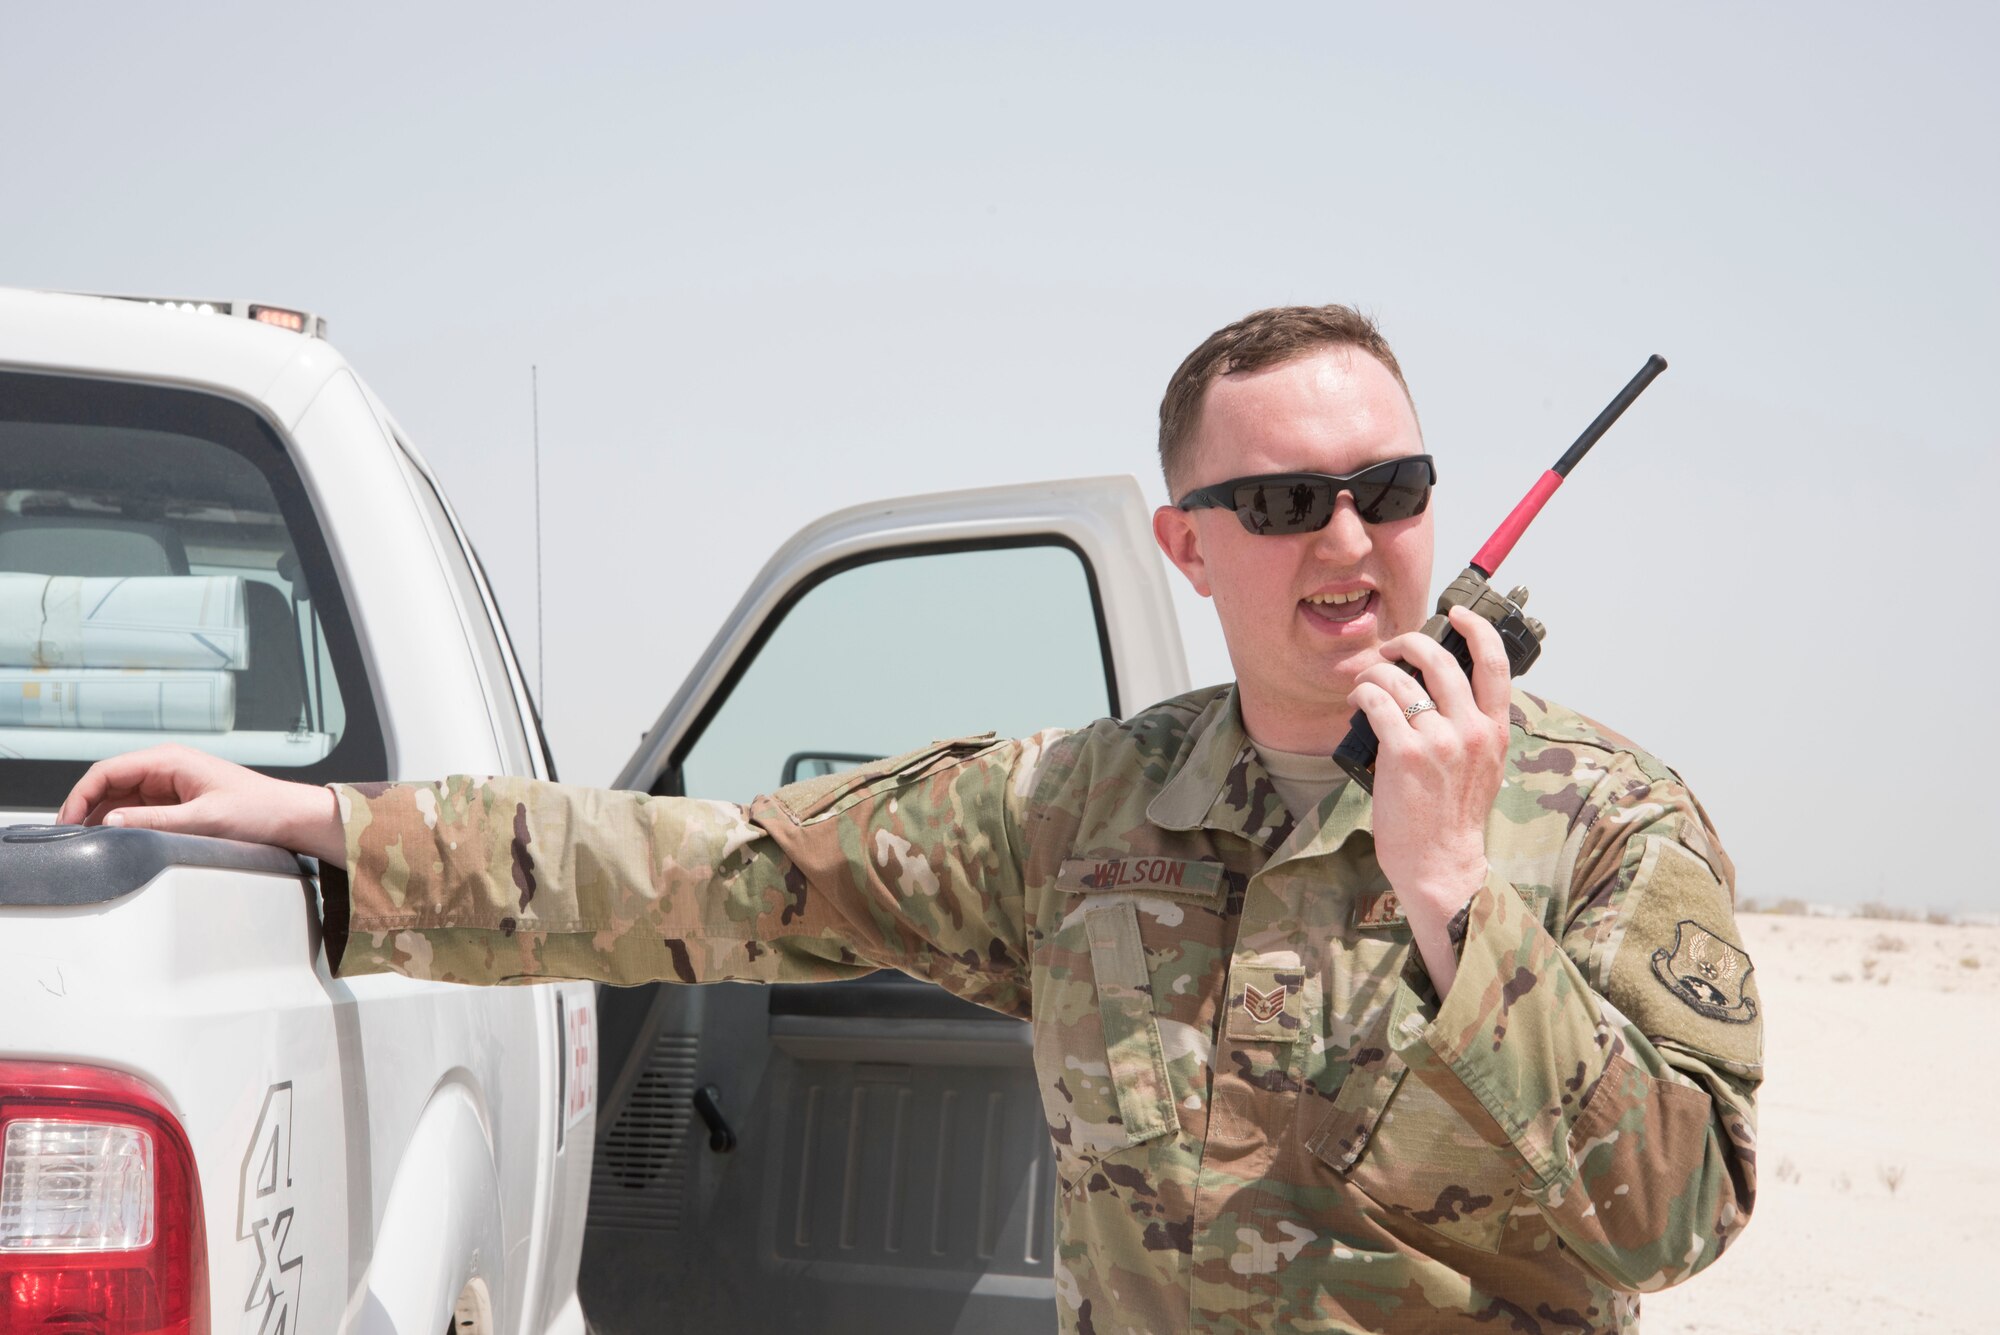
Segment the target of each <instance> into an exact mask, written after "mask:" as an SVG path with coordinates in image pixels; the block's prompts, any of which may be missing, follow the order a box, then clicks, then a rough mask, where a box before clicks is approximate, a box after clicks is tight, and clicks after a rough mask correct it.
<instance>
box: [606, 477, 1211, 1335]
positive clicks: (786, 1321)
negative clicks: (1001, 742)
mask: <svg viewBox="0 0 2000 1335" xmlns="http://www.w3.org/2000/svg"><path fill="white" fill-rule="evenodd" d="M1185 689H1187V668H1186V663H1185V659H1184V657H1183V654H1182V649H1181V643H1180V635H1179V631H1178V628H1177V626H1176V624H1175V620H1174V614H1173V608H1172V604H1171V602H1170V601H1169V597H1168V590H1167V587H1166V579H1165V570H1164V567H1163V565H1162V563H1161V561H1160V558H1159V557H1158V555H1157V554H1156V551H1155V549H1154V545H1153V539H1152V533H1151V526H1150V522H1149V516H1148V511H1147V507H1146V505H1145V503H1144V501H1143V499H1142V498H1141V495H1140V492H1139V488H1138V486H1137V484H1136V483H1135V482H1134V481H1133V480H1132V479H1131V478H1129V477H1114V478H1093V479H1085V480H1080V481H1070V482H1058V483H1048V484H1040V485H1033V486H1015V487H1001V488H993V489H990V490H981V491H967V492H955V493H949V494H942V495H935V496H924V497H915V498H911V499H907V500H899V501H891V502H884V503H881V504H876V505H869V506H863V507H859V508H856V509H852V510H846V511H842V512H841V513H838V514H835V515H831V516H829V517H827V518H826V519H823V520H821V521H819V522H818V523H816V524H813V525H812V526H810V527H809V528H807V529H805V530H804V531H803V532H801V533H800V534H799V535H798V536H797V537H795V538H793V539H792V541H791V542H789V543H787V544H786V545H785V547H784V548H783V549H782V550H780V551H779V552H778V554H777V555H776V556H775V557H773V558H772V560H771V561H770V563H769V564H768V565H766V566H765V567H764V569H763V571H762V572H761V573H760V574H759V575H758V576H757V578H756V580H755V582H754V583H752V585H751V586H750V590H749V592H748V593H747V594H745V595H744V597H743V600H742V602H741V603H739V604H738V605H737V607H736V610H735V611H734V612H733V613H732V614H731V616H730V618H729V621H728V622H727V624H725V625H724V626H723V628H722V631H721V633H720V634H718V635H717V636H716V638H715V640H714V642H713V643H712V644H711V645H710V646H709V648H708V651H707V653H706V654H704V655H703V657H702V659H701V660H700V662H699V663H698V664H697V666H696V668H695V670H694V672H693V674H692V675H691V676H690V677H689V679H688V681H687V682H686V684H685V685H683V686H682V688H681V690H680V692H679V693H678V694H677V695H676V696H675V697H674V699H673V701H672V703H670V704H669V705H668V706H667V708H666V711H665V712H664V713H663V714H661V716H660V719H659V722H658V723H657V724H655V725H654V727H653V729H652V731H651V732H650V733H649V734H648V735H647V736H646V739H645V741H644V742H643V743H642V744H641V746H640V748H639V751H638V752H637V754H636V755H634V756H633V758H632V760H631V761H630V763H629V764H628V765H627V766H626V768H625V771H624V772H623V774H621V775H620V777H619V780H618V783H617V786H618V787H620V788H626V789H636V790H643V791H647V792H652V793H656V794H663V795H681V794H685V795H690V796H696V797H704V798H721V799H727V800H731V801H737V802H748V801H749V800H750V798H751V797H753V796H755V795H756V794H758V793H762V792H767V791H769V790H771V789H773V788H776V787H778V786H780V785H782V784H784V783H787V782H791V781H793V780H797V779H806V778H812V777H815V776H818V775H821V774H825V773H829V772H832V771H834V770H839V769H845V768H849V767H852V766H854V765H858V764H862V763H865V762H866V761H868V760H872V759H875V758H877V757H880V756H887V755H895V754H899V753H901V752H903V751H907V750H910V749H913V748H915V747H918V746H922V745H924V744H925V743H927V742H930V741H932V740H933V739H936V738H941V737H953V736H962V735H965V734H968V733H978V732H986V731H993V732H997V733H998V734H1000V735H1001V736H1018V735H1023V734H1026V733H1029V732H1033V731H1036V730H1039V729H1041V728H1045V727H1050V726H1081V725H1083V724H1085V723H1088V722H1089V721H1091V720H1092V719H1096V718H1101V717H1105V716H1107V715H1110V716H1119V715H1123V714H1127V713H1130V712H1134V711H1136V710H1138V709H1141V708H1144V707H1145V706H1147V705H1149V704H1151V703H1153V702H1154V701H1156V700H1159V699H1163V698H1165V697H1167V696H1170V695H1174V694H1177V693H1179V692H1181V691H1184V690H1185ZM600 1043H601V1048H602V1054H603V1060H602V1064H601V1067H600V1070H601V1072H602V1077H601V1078H602V1086H601V1099H602V1102H601V1105H600V1112H599V1117H598V1139H597V1146H596V1160H595V1167H594V1171H593V1176H592V1181H591V1198H590V1215H589V1228H588V1231H587V1234H586V1238H585V1244H584V1259H583V1272H582V1275H581V1277H580V1279H579V1283H578V1287H579V1291H580V1293H581V1295H582V1298H583V1304H584V1310H585V1312H586V1313H587V1315H588V1317H589V1319H590V1322H591V1324H592V1325H593V1327H595V1328H596V1329H597V1330H598V1331H600V1332H603V1333H604V1335H626V1333H627V1332H630V1333H631V1335H638V1333H639V1332H655V1331H670V1330H705V1331H719V1330H780V1329H808V1330H811V1331H812V1332H814V1335H838V1333H839V1332H845V1331H857V1332H858V1331H866V1332H869V1333H870V1335H874V1332H879V1331H882V1330H903V1331H913V1332H933V1331H935V1332H946V1331H981V1332H1007V1331H1023V1332H1036V1335H1042V1333H1043V1332H1046V1331H1048V1330H1050V1329H1053V1327H1054V1324H1055V1311H1054V1294H1055V1289H1054V1281H1053V1279H1052V1278H1051V1265H1050V1261H1051V1254H1052V1252H1053V1249H1054V1238H1053V1216H1054V1192H1055V1189H1056V1181H1055V1171H1054V1164H1053V1161H1052V1159H1051V1155H1050V1150H1049V1145H1048V1133H1047V1129H1046V1124H1045V1122H1044V1120H1043V1116H1042V1108H1041V1100H1040V1096H1039V1094H1038V1092H1037V1088H1036V1084H1035V1079H1034V1068H1033V1064H1032V1058H1031V1053H1030V1042H1029V1028H1028V1026H1027V1025H1025V1024H1023V1023H1021V1022H1020V1021H1018V1020H1014V1019H1011V1018H1009V1017H1007V1016H1003V1015H1000V1014H997V1013H995V1012H991V1011H987V1010H984V1009H982V1008H980V1007H978V1006H975V1005H972V1004H971V1003H969V1002H965V1001H962V1000H960V999H958V998H956V997H953V996H951V995H950V994H949V993H947V992H945V991H944V990H943V989H941V988H939V987H937V986H935V985H933V984H931V983H928V982H923V981H920V980H917V979H914V978H910V977H907V976H905V975H903V974H899V973H894V972H889V971H884V972H880V973H876V974H873V975H870V976H869V977H866V978H861V979H857V980H854V981H851V982H843V983H827V984H814V985H786V986H775V987H757V986H745V985H741V984H728V983H723V984H716V985H712V986H700V987H688V986H677V985H658V984H655V985H652V986H647V987H640V988H625V989H613V988H606V989H602V991H601V1021H600Z"/></svg>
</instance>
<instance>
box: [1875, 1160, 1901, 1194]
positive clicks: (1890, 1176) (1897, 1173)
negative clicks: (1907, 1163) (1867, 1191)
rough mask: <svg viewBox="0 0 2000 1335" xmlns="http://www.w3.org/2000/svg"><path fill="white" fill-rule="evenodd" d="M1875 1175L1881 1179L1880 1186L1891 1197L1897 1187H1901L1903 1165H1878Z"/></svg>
mask: <svg viewBox="0 0 2000 1335" xmlns="http://www.w3.org/2000/svg"><path fill="white" fill-rule="evenodd" d="M1875 1173H1876V1175H1877V1176H1878V1177H1880V1178H1881V1179H1882V1185H1883V1186H1885V1187H1887V1188H1888V1189H1889V1194H1890V1195H1891V1196H1893V1195H1895V1194H1896V1188H1897V1187H1900V1186H1902V1185H1903V1165H1901V1164H1899V1163H1885V1164H1878V1165H1877V1166H1876V1168H1875Z"/></svg>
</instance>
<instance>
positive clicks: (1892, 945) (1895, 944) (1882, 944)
mask: <svg viewBox="0 0 2000 1335" xmlns="http://www.w3.org/2000/svg"><path fill="white" fill-rule="evenodd" d="M1868 948H1869V949H1870V950H1879V951H1882V952H1884V953H1885V954H1887V953H1893V952H1895V951H1898V950H1908V949H1909V948H1910V943H1909V942H1908V941H1905V940H1904V939H1903V938H1902V937H1900V936H1890V935H1889V934H1888V933H1887V932H1883V933H1882V934H1881V935H1880V936H1878V937H1876V938H1875V939H1874V940H1873V941H1870V942H1869V943H1868Z"/></svg>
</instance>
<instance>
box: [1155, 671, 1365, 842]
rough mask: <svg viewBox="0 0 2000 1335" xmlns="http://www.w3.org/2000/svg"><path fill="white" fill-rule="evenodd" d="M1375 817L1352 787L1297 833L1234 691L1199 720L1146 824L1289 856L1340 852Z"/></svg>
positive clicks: (1362, 795) (1331, 799) (1357, 788)
mask: <svg viewBox="0 0 2000 1335" xmlns="http://www.w3.org/2000/svg"><path fill="white" fill-rule="evenodd" d="M1373 814H1374V807H1373V803H1371V802H1370V801H1369V798H1368V794H1367V793H1364V792H1362V791H1361V789H1360V786H1359V785H1357V784H1353V783H1347V784H1342V785H1341V786H1340V787H1339V788H1336V789H1335V790H1334V791H1333V792H1332V793H1330V794H1329V795H1328V797H1327V800H1326V801H1325V802H1322V803H1321V804H1320V810H1319V811H1318V812H1316V813H1314V816H1315V818H1316V819H1312V820H1307V821H1303V822H1297V824H1298V825H1299V826H1302V827H1303V828H1296V829H1295V828H1294V825H1295V822H1294V820H1293V817H1292V814H1291V813H1290V812H1289V811H1287V810H1286V809H1285V801H1284V799H1283V798H1282V797H1280V796H1278V789H1277V786H1276V785H1274V784H1273V783H1272V782H1271V776H1270V775H1269V774H1268V773H1267V772H1266V771H1265V769H1264V765H1263V762H1262V761H1260V760H1259V759H1258V758H1257V748H1256V747H1254V746H1252V745H1251V744H1250V735H1249V734H1248V733H1247V732H1245V731H1244V730H1243V711H1242V708H1241V706H1240V705H1239V703H1238V700H1237V695H1236V687H1235V686H1233V685H1232V686H1231V687H1230V688H1229V689H1228V690H1226V691H1224V692H1222V693H1221V694H1220V695H1218V696H1216V697H1215V699H1213V700H1211V701H1209V703H1208V707H1207V708H1206V709H1204V710H1202V712H1201V713H1200V714H1198V715H1197V716H1196V717H1195V720H1194V722H1193V724H1191V725H1190V726H1189V728H1188V733H1187V739H1186V740H1185V741H1184V742H1182V743H1181V749H1180V753H1179V754H1178V755H1177V756H1175V757H1174V765H1173V769H1172V771H1171V772H1170V773H1169V774H1168V775H1167V781H1166V782H1165V783H1164V784H1162V785H1161V787H1160V791H1159V793H1158V794H1157V795H1156V796H1155V797H1154V798H1153V800H1152V802H1151V803H1149V804H1148V805H1147V807H1146V818H1147V819H1148V820H1150V821H1152V823H1153V824H1155V825H1157V826H1159V827H1160V828H1162V829H1166V830H1197V829H1209V830H1220V831H1224V832H1226V833H1229V834H1234V835H1238V836H1240V837H1241V838H1244V839H1248V840H1249V841H1251V842H1252V843H1255V844H1260V845H1262V846H1263V847H1264V848H1265V849H1267V850H1268V849H1278V848H1280V847H1281V846H1291V845H1296V846H1297V847H1296V849H1289V848H1288V855H1291V854H1293V853H1300V854H1302V853H1307V852H1327V851H1330V850H1332V849H1334V848H1338V847H1339V846H1340V845H1341V844H1342V843H1345V842H1346V840H1347V837H1348V836H1349V835H1351V834H1353V833H1355V832H1356V831H1358V830H1368V829H1370V821H1371V819H1372V817H1373Z"/></svg>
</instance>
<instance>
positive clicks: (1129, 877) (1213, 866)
mask: <svg viewBox="0 0 2000 1335" xmlns="http://www.w3.org/2000/svg"><path fill="white" fill-rule="evenodd" d="M1056 888H1057V889H1058V890H1062V891H1065V892H1067V893H1069V894H1072V895H1090V894H1109V893H1111V892H1114V891H1117V892H1122V893H1127V894H1142V895H1174V896H1178V897H1181V898H1185V899H1217V898H1220V897H1221V895H1222V864H1221V863H1220V862H1203V861H1200V860H1197V859H1190V858H1162V857H1120V856H1112V855H1106V856H1104V857H1094V858H1092V857H1085V858H1065V859H1064V860H1063V864H1062V866H1061V867H1059V868H1057V870H1056Z"/></svg>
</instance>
